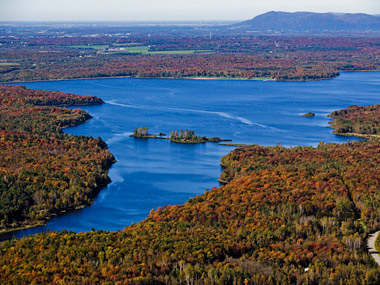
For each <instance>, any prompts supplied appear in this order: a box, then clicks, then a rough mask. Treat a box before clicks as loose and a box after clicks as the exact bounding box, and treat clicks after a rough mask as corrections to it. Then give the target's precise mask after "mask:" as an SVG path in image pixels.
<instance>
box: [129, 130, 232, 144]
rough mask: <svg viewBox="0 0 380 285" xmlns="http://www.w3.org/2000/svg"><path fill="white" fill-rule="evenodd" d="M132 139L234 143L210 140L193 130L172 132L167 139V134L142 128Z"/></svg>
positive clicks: (134, 132)
mask: <svg viewBox="0 0 380 285" xmlns="http://www.w3.org/2000/svg"><path fill="white" fill-rule="evenodd" d="M130 137H134V138H143V139H166V140H170V141H172V142H175V143H206V142H222V141H232V140H231V139H221V138H218V137H212V138H208V137H205V136H202V137H201V136H197V135H195V133H194V131H193V130H180V131H175V130H174V131H171V132H170V133H169V136H168V137H167V136H166V134H165V133H162V132H160V133H159V134H158V135H153V134H149V133H148V128H146V127H142V128H137V129H134V131H133V134H131V135H130Z"/></svg>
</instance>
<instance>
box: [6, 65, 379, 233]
mask: <svg viewBox="0 0 380 285" xmlns="http://www.w3.org/2000/svg"><path fill="white" fill-rule="evenodd" d="M23 85H26V86H27V87H29V88H33V89H45V90H59V91H64V92H71V93H75V94H80V95H95V96H98V97H100V98H102V99H103V100H104V101H105V102H106V103H105V104H104V105H100V106H89V107H83V109H85V110H87V111H89V112H90V114H91V115H92V116H93V117H94V118H93V119H91V120H90V121H88V122H87V123H85V124H82V125H80V126H77V127H73V128H68V129H65V132H67V133H69V134H73V135H86V136H93V137H101V138H102V139H103V140H104V141H106V142H107V144H108V146H109V149H110V151H111V152H112V153H113V154H114V156H115V157H116V160H117V162H116V163H115V164H114V165H113V166H112V168H111V169H110V172H109V176H110V177H111V179H112V183H110V184H109V185H108V186H107V187H106V188H105V189H103V190H102V191H101V192H100V194H99V195H98V196H97V197H96V199H95V201H94V204H93V205H92V206H91V207H87V208H84V209H81V210H78V211H76V212H72V213H67V214H64V215H61V216H59V217H55V218H53V219H51V220H50V221H49V222H48V223H47V225H45V226H42V227H36V228H32V229H27V230H21V231H17V232H14V233H11V234H7V235H3V237H2V238H10V237H11V236H17V237H21V236H24V235H29V234H33V233H38V232H44V231H46V230H62V229H67V230H71V231H75V232H83V231H89V230H91V229H96V230H100V229H103V230H109V231H114V230H120V229H123V228H124V227H125V226H127V225H130V224H131V223H133V222H134V223H137V222H139V221H141V220H143V219H144V218H145V217H146V216H147V215H148V214H149V212H150V210H151V209H153V208H157V207H158V206H165V205H168V204H171V205H173V204H181V203H184V202H185V201H186V200H187V199H188V198H189V197H193V196H195V195H197V194H202V193H203V192H204V191H205V190H206V189H211V188H212V187H214V186H216V187H218V186H219V183H218V177H219V174H220V173H221V171H222V169H221V167H220V158H221V157H222V156H224V155H226V154H227V153H229V152H230V151H231V150H232V149H233V147H230V146H222V145H218V144H216V143H207V144H195V145H192V144H176V143H172V142H170V141H166V140H145V139H134V138H130V137H129V135H130V134H131V133H132V132H133V129H135V128H138V127H148V128H149V132H150V133H154V134H157V133H159V132H164V133H167V134H168V133H169V132H170V131H171V130H180V129H191V130H194V131H195V133H196V134H199V135H202V136H207V137H213V136H217V137H220V138H226V139H232V140H233V143H246V144H260V145H276V144H277V143H280V144H281V145H283V146H287V147H289V146H296V145H312V146H316V145H317V144H318V143H319V142H320V141H324V142H325V143H329V142H334V143H342V142H346V141H347V140H348V138H347V137H340V136H335V135H333V134H332V129H330V128H328V126H329V125H328V121H329V118H328V117H327V115H328V114H329V113H331V112H332V111H334V110H338V109H342V108H346V107H348V106H350V105H354V104H356V105H370V104H379V103H380V92H379V90H380V72H353V73H343V74H342V75H341V76H339V77H338V78H335V79H331V80H323V81H316V82H276V81H249V80H190V79H134V78H108V79H89V80H69V81H50V82H33V83H25V84H23ZM307 112H313V113H315V114H316V116H315V117H313V118H305V117H302V116H301V114H303V113H307ZM349 139H350V140H353V138H349Z"/></svg>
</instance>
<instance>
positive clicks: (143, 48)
mask: <svg viewBox="0 0 380 285" xmlns="http://www.w3.org/2000/svg"><path fill="white" fill-rule="evenodd" d="M113 52H115V51H113ZM120 52H128V53H141V54H143V55H148V54H193V53H210V52H211V51H210V50H159V51H149V47H148V46H134V47H123V48H122V49H120Z"/></svg>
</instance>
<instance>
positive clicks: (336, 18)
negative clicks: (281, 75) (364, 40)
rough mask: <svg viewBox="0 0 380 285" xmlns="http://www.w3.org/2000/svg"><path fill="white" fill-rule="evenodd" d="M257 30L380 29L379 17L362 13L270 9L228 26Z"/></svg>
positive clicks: (361, 30) (344, 30) (323, 30)
mask: <svg viewBox="0 0 380 285" xmlns="http://www.w3.org/2000/svg"><path fill="white" fill-rule="evenodd" d="M231 29H240V30H246V31H258V32H268V31H269V32H273V31H277V32H340V31H343V32H353V31H355V32H380V16H379V15H370V14H364V13H333V12H329V13H314V12H281V11H270V12H267V13H264V14H261V15H258V16H256V17H254V18H252V19H250V20H246V21H243V22H240V23H238V24H234V25H232V26H231Z"/></svg>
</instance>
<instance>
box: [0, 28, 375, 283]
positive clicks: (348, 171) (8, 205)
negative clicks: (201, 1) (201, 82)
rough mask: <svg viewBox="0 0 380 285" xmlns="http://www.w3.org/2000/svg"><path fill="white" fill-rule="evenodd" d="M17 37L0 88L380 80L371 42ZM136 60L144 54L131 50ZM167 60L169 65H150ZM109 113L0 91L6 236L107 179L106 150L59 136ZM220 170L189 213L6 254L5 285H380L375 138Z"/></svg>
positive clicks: (277, 154) (0, 56)
mask: <svg viewBox="0 0 380 285" xmlns="http://www.w3.org/2000/svg"><path fill="white" fill-rule="evenodd" d="M12 29H13V28H12V27H5V28H4V27H2V26H1V27H0V30H1V31H3V36H2V38H1V48H0V81H8V82H9V81H23V80H27V81H29V80H49V79H69V78H81V77H109V76H133V77H220V78H255V77H264V78H268V79H277V80H315V79H322V78H331V77H334V76H337V75H338V74H339V72H341V71H351V70H380V62H379V57H380V41H379V39H378V38H374V37H373V38H364V37H363V38H362V37H358V38H352V37H351V38H350V37H334V38H332V37H330V38H326V37H316V38H309V37H285V36H254V35H252V36H250V35H249V36H247V35H245V36H238V35H229V36H223V35H220V34H219V35H215V36H212V37H211V34H210V35H209V33H207V34H206V35H203V36H202V35H200V34H194V33H188V34H186V35H185V36H179V34H180V32H177V34H176V35H177V36H172V35H170V34H167V33H165V32H162V33H161V32H160V33H157V34H152V35H150V34H149V35H148V34H146V33H144V31H143V29H142V30H139V31H138V29H135V30H133V31H132V32H128V33H127V32H125V31H124V30H120V31H118V30H117V29H116V28H113V29H114V30H116V31H118V33H119V34H116V33H114V34H107V35H106V34H104V33H103V34H102V33H99V34H94V31H93V30H91V31H90V32H88V30H86V29H84V28H83V29H82V28H76V30H75V32H73V33H72V34H70V35H66V34H65V32H61V31H58V30H57V31H55V30H54V27H52V28H47V29H46V31H45V30H44V31H42V32H41V31H39V30H38V29H33V28H29V27H28V28H27V30H26V31H24V32H19V33H14V32H13V30H12ZM137 31H138V32H137ZM8 34H9V35H12V36H8ZM131 47H133V48H135V49H134V51H136V50H138V49H139V48H140V47H146V48H148V50H147V51H148V52H145V53H143V52H130V51H129V50H132V49H131ZM120 48H122V49H120ZM117 49H119V51H117ZM184 50H194V51H202V53H199V52H194V53H190V54H186V53H185V52H183V51H184ZM159 51H165V52H172V53H165V54H153V52H159ZM179 51H181V52H179ZM149 52H152V53H151V54H149ZM100 103H102V101H101V100H100V99H98V98H95V97H89V96H87V97H82V96H75V95H72V94H63V93H60V92H46V91H35V90H28V89H26V88H23V87H15V86H1V87H0V152H1V153H0V154H1V155H0V197H1V200H0V221H1V225H0V227H1V229H3V230H4V229H10V228H15V227H20V226H21V227H22V226H26V225H35V224H38V223H41V222H44V221H45V220H46V219H48V218H49V217H50V216H51V215H55V214H59V213H61V212H63V211H66V210H71V209H75V208H78V207H82V206H86V205H89V204H90V203H91V201H92V198H93V197H94V195H95V194H96V193H97V191H99V189H100V187H102V186H103V185H105V184H106V183H107V182H108V181H109V179H108V177H107V170H108V168H109V167H110V165H111V164H112V162H113V161H114V158H113V156H112V155H111V154H110V153H109V152H108V150H107V147H106V145H105V143H104V142H103V141H102V140H101V139H94V138H88V137H75V136H70V135H66V134H64V133H62V127H66V126H71V125H76V124H79V123H81V122H84V121H85V120H87V119H89V118H90V116H89V114H88V113H87V112H84V111H81V110H73V109H66V108H61V107H58V106H66V105H87V104H100ZM367 108H368V109H367ZM376 109H377V107H364V108H363V107H352V108H349V109H347V110H342V111H338V112H335V113H333V117H334V122H333V123H332V127H334V128H335V130H336V132H337V133H342V132H346V133H347V132H357V133H372V134H373V133H377V132H378V131H377V130H378V123H377V122H378V118H379V115H378V113H377V112H376ZM222 165H223V166H224V167H225V169H224V171H223V173H222V174H221V177H220V180H221V181H223V182H224V183H225V185H223V186H221V187H219V188H213V189H211V190H207V191H206V192H205V193H204V194H203V195H201V196H197V197H195V198H193V199H190V200H189V201H187V202H186V203H185V204H184V205H178V206H166V207H163V208H161V207H160V208H158V209H156V210H152V211H151V213H150V215H149V216H148V217H147V218H146V219H145V220H144V221H142V222H140V223H138V224H136V225H131V226H128V227H126V228H125V229H124V230H123V231H118V232H106V231H91V232H88V233H79V234H77V233H73V232H68V231H62V232H59V233H58V232H48V233H42V234H37V235H32V236H29V237H26V238H22V239H14V240H12V241H4V242H1V243H0V282H1V283H4V284H7V283H13V284H20V283H32V284H45V283H54V284H59V283H63V284H64V283H78V284H97V283H107V284H114V283H127V284H128V283H129V284H132V283H133V284H136V283H140V284H290V283H293V284H295V283H298V284H379V283H380V269H379V268H378V267H377V265H376V264H375V263H374V261H373V260H372V259H371V258H370V256H369V255H368V253H367V251H366V243H365V240H366V238H367V236H368V233H370V232H373V231H375V230H377V229H379V228H380V194H379V193H378V189H379V187H380V185H379V183H380V176H379V175H380V144H379V143H378V142H377V141H375V140H370V141H366V142H354V143H347V144H341V145H338V144H323V143H320V145H319V146H318V147H316V148H313V147H295V148H284V147H282V146H276V147H262V146H251V147H247V148H239V149H236V150H234V151H232V152H231V153H230V154H229V155H227V156H226V157H224V158H222Z"/></svg>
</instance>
